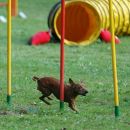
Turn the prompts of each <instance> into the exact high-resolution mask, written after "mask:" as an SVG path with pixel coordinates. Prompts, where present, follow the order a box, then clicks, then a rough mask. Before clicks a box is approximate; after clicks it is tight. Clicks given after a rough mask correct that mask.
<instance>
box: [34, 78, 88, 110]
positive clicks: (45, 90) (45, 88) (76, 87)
mask: <svg viewBox="0 0 130 130" xmlns="http://www.w3.org/2000/svg"><path fill="white" fill-rule="evenodd" d="M33 80H34V81H37V84H38V87H37V89H38V90H39V91H40V92H41V93H42V94H43V95H42V96H41V97H40V98H39V99H40V100H42V101H43V102H45V103H46V104H48V105H50V103H49V102H47V101H46V100H45V97H47V98H48V99H50V100H51V98H50V97H49V96H50V95H51V94H54V96H55V97H56V98H57V99H60V81H59V80H58V79H55V78H53V77H43V78H38V77H35V76H34V77H33ZM87 93H88V91H87V90H86V89H85V88H84V87H83V85H81V84H77V83H74V82H73V80H72V79H69V84H64V102H67V103H68V104H69V107H70V108H71V109H72V110H74V111H77V110H76V109H75V99H76V97H77V96H78V95H83V96H85V95H86V94H87Z"/></svg>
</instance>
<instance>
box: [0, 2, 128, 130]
mask: <svg viewBox="0 0 130 130" xmlns="http://www.w3.org/2000/svg"><path fill="white" fill-rule="evenodd" d="M56 1H57V0H50V1H49V0H48V1H47V0H38V1H32V0H27V1H26V2H25V1H22V0H20V1H19V9H20V10H22V11H23V12H24V13H25V14H26V15H27V16H28V18H27V19H26V20H23V19H21V18H19V17H16V18H13V21H12V23H13V26H12V32H13V36H12V106H11V107H8V106H7V103H6V87H7V83H6V65H7V62H6V55H7V52H6V38H7V36H6V24H2V23H0V77H1V78H0V130H61V129H62V128H66V129H67V130H130V58H129V57H130V36H127V37H121V41H122V43H121V44H119V45H116V50H117V72H118V83H119V99H120V116H119V117H118V118H116V119H115V116H114V94H113V77H112V65H111V46H110V44H105V43H101V42H96V43H94V44H91V45H90V46H85V47H70V46H65V82H68V79H69V77H71V78H72V79H73V80H74V81H75V82H79V81H80V80H82V81H84V83H85V85H86V87H87V89H88V90H89V93H88V95H87V96H86V97H81V96H79V97H78V98H77V102H76V104H77V108H78V110H79V114H76V113H75V112H73V111H72V110H70V108H69V107H68V106H67V104H65V108H64V112H60V111H59V101H58V100H57V99H56V98H55V97H54V100H53V101H51V104H52V105H51V106H47V105H46V104H44V103H42V102H41V101H40V100H39V99H38V98H39V97H40V96H41V94H40V93H39V92H38V91H37V90H36V86H37V85H36V83H35V82H34V81H32V77H33V76H39V77H42V76H54V77H56V78H59V66H60V65H59V57H60V56H59V49H60V48H59V44H53V43H49V44H46V45H43V46H37V47H35V46H28V45H27V40H28V39H29V37H30V36H31V35H32V34H34V33H35V32H37V31H41V30H47V29H48V27H47V16H48V13H49V10H50V8H51V7H52V6H53V5H54V3H55V2H56ZM1 13H2V14H5V9H4V8H2V9H0V14H1Z"/></svg>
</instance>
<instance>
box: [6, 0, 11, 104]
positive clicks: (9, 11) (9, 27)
mask: <svg viewBox="0 0 130 130" xmlns="http://www.w3.org/2000/svg"><path fill="white" fill-rule="evenodd" d="M7 103H8V104H9V105H10V104H11V0H8V3H7Z"/></svg>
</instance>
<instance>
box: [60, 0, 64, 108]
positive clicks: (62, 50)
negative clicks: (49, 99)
mask: <svg viewBox="0 0 130 130" xmlns="http://www.w3.org/2000/svg"><path fill="white" fill-rule="evenodd" d="M61 16H62V17H61V30H60V31H61V44H60V110H63V109H64V61H65V59H64V39H65V0H62V1H61Z"/></svg>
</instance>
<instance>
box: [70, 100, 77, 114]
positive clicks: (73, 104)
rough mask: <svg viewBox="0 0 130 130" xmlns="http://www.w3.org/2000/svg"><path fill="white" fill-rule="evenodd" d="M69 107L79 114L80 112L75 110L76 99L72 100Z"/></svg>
mask: <svg viewBox="0 0 130 130" xmlns="http://www.w3.org/2000/svg"><path fill="white" fill-rule="evenodd" d="M69 107H70V108H71V109H72V110H73V111H76V112H78V110H77V109H76V108H75V100H74V99H72V100H70V102H69Z"/></svg>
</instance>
